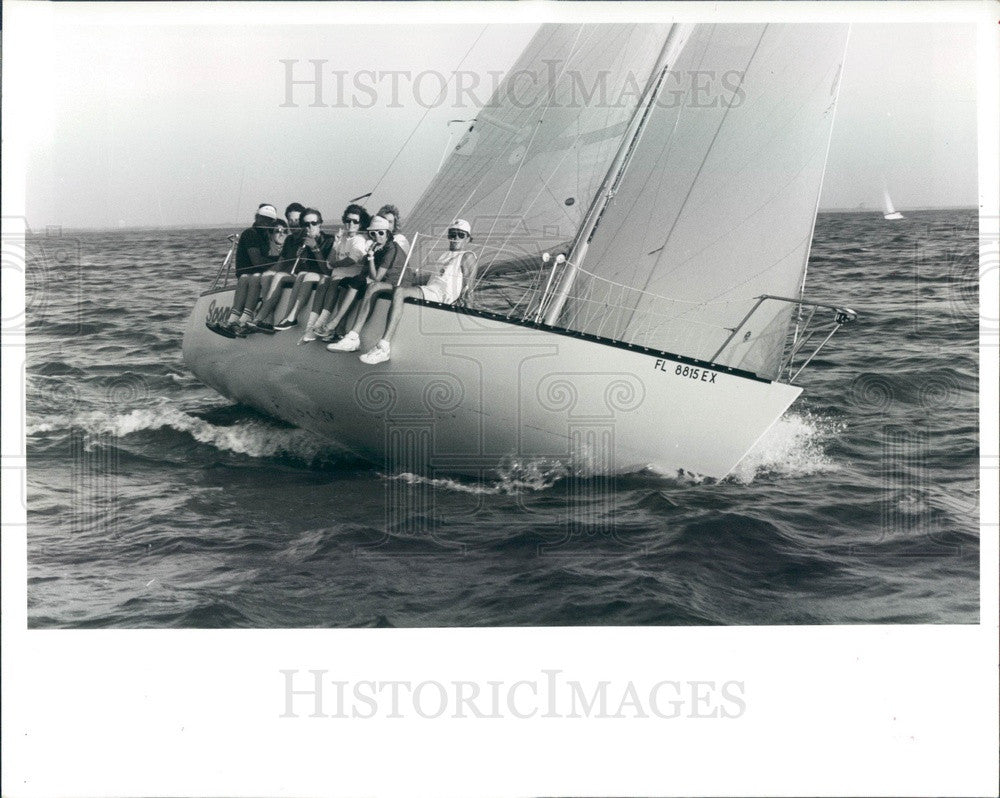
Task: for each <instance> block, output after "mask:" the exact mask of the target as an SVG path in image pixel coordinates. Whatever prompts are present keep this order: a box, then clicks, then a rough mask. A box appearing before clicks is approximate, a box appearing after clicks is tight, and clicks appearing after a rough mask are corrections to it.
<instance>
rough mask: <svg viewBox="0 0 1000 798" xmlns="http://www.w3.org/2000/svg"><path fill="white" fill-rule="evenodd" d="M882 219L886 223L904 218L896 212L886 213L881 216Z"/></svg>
mask: <svg viewBox="0 0 1000 798" xmlns="http://www.w3.org/2000/svg"><path fill="white" fill-rule="evenodd" d="M882 218H883V219H885V220H886V221H895V220H896V219H902V218H904V217H903V214H901V213H899V212H898V211H896V212H895V213H886V214H883V217H882Z"/></svg>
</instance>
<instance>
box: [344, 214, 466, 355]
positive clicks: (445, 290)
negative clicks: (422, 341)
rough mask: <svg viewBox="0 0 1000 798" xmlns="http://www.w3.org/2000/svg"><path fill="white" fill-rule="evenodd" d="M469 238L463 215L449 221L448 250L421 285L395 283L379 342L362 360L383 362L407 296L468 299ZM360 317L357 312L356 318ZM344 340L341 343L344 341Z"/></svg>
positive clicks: (429, 299)
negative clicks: (467, 249) (395, 286)
mask: <svg viewBox="0 0 1000 798" xmlns="http://www.w3.org/2000/svg"><path fill="white" fill-rule="evenodd" d="M471 242H472V227H471V225H470V224H469V223H468V222H467V221H465V219H456V220H455V221H453V222H452V223H451V224H450V225H448V251H447V252H445V253H443V254H442V255H441V256H440V257H439V258H438V259H437V262H436V263H435V264H434V266H433V267H432V268H431V269H430V273H431V277H430V279H429V280H427V282H426V283H425V284H424V285H411V286H398V287H397V288H395V289H393V292H392V305H391V306H390V307H389V317H388V318H387V319H386V322H385V331H384V332H383V333H382V338H381V339H380V340H379V342H378V343H377V344H376V345H375V346H374V347H373V348H372V349H370V350H369V351H367V352H365V353H364V354H363V355H361V358H360V359H361V362H362V363H367V364H368V365H374V364H376V363H384V362H385V361H387V360H388V359H389V357H390V353H391V344H392V337H393V335H395V333H396V328H397V327H398V326H399V320H400V318H402V314H403V308H404V307H405V305H404V302H405V301H406V299H408V298H413V299H423V300H424V301H427V302H439V303H441V304H443V305H453V304H455V303H456V302H458V301H459V300H463V301H464V302H466V303H468V302H470V301H471V299H472V294H471V288H472V285H473V282H474V280H475V277H476V255H475V253H473V252H467V251H466V249H465V247H466V245H467V244H469V243H471ZM368 293H374V292H366V294H368ZM362 318H363V317H362V316H361V314H359V315H358V319H359V321H360V320H361V319H362ZM356 326H357V325H356ZM355 332H358V331H355ZM346 340H347V336H344V341H346ZM359 340H360V339H359ZM344 341H341V342H340V343H344ZM333 346H336V345H335V344H334V345H333ZM327 348H328V349H329V348H330V347H327ZM333 351H341V352H345V351H353V350H351V349H347V348H346V345H345V347H343V348H339V349H335V350H333Z"/></svg>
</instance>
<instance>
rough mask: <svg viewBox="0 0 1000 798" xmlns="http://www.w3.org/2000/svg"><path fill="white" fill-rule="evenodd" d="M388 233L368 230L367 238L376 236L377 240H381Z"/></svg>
mask: <svg viewBox="0 0 1000 798" xmlns="http://www.w3.org/2000/svg"><path fill="white" fill-rule="evenodd" d="M388 232H389V231H388V230H369V231H368V237H369V238H375V236H378V237H379V238H381V237H382V236H384V235H385V234H386V233H388Z"/></svg>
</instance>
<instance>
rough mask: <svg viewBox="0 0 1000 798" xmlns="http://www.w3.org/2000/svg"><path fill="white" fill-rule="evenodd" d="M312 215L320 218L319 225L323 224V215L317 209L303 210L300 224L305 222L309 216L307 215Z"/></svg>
mask: <svg viewBox="0 0 1000 798" xmlns="http://www.w3.org/2000/svg"><path fill="white" fill-rule="evenodd" d="M310 213H315V214H316V216H318V217H319V223H320V224H323V214H322V213H320V212H319V211H318V210H316V209H315V208H303V209H302V213H301V215H300V216H299V222H300V223H301V222H302V221H303V220H304V219H305V217H306V215H307V214H310Z"/></svg>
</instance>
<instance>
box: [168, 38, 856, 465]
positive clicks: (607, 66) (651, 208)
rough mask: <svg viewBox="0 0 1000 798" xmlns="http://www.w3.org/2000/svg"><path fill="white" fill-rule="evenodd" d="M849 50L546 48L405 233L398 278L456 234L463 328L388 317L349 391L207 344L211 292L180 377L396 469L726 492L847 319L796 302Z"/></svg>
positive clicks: (344, 365)
mask: <svg viewBox="0 0 1000 798" xmlns="http://www.w3.org/2000/svg"><path fill="white" fill-rule="evenodd" d="M847 33H848V27H847V26H846V25H800V24H795V25H738V24H734V25H688V24H678V25H663V26H659V25H603V24H602V25H543V26H541V28H540V29H539V31H538V32H537V34H536V35H535V36H534V38H533V39H532V41H531V42H530V43H529V45H528V47H527V48H526V50H525V51H524V53H523V54H522V55H521V57H520V58H519V59H518V61H517V63H516V64H515V65H514V67H513V68H512V70H511V72H510V73H509V75H508V78H507V79H506V80H505V81H503V82H502V83H501V85H500V86H499V88H498V89H497V91H496V92H495V94H494V96H493V97H492V98H491V100H490V101H489V102H488V103H487V104H486V106H484V108H483V109H482V111H481V112H480V113H479V115H478V116H477V118H476V119H475V120H472V121H471V122H470V123H469V126H468V128H467V129H466V130H465V131H464V134H463V136H462V138H461V140H460V141H459V142H458V143H457V144H456V145H455V147H454V149H453V150H452V151H451V153H450V154H449V155H448V157H447V159H446V160H445V162H444V164H443V165H442V166H441V168H440V170H439V172H438V173H437V175H436V176H435V177H434V179H433V180H432V182H431V184H430V185H429V186H428V187H427V189H426V190H425V192H424V194H423V196H422V197H421V199H420V201H419V202H418V203H417V205H416V207H415V208H414V211H413V213H412V214H411V216H410V225H409V230H408V231H412V232H414V233H419V234H420V242H421V243H420V245H419V246H417V245H415V246H414V250H418V251H414V252H413V253H412V255H411V262H413V263H419V262H425V261H426V260H427V259H429V258H433V256H434V255H435V253H436V251H437V250H436V248H438V247H440V246H441V242H442V233H443V232H444V231H445V229H446V227H447V225H448V223H449V222H450V221H451V220H452V219H454V218H456V217H461V218H464V219H468V220H469V221H470V222H471V223H472V226H473V242H472V249H473V250H474V251H475V252H476V253H477V255H478V256H479V263H480V264H481V266H480V273H479V276H478V281H477V283H476V295H477V304H476V305H475V306H472V307H465V306H454V305H442V304H438V303H434V302H426V301H411V300H408V302H409V303H410V304H411V305H413V307H409V308H407V311H406V312H405V313H404V314H403V317H402V321H401V325H400V328H399V331H398V333H397V335H396V337H395V338H394V342H393V348H392V359H391V360H390V361H388V362H387V363H384V364H381V365H379V366H375V367H371V366H365V365H363V364H362V363H360V362H359V360H358V358H357V357H356V356H355V355H351V354H330V353H328V352H326V351H324V349H323V348H322V347H321V346H318V345H316V346H296V341H297V338H298V336H297V335H294V334H292V333H279V334H278V335H275V336H262V335H254V336H251V337H249V338H247V339H237V340H233V339H228V338H223V337H221V336H218V335H215V334H214V333H212V332H210V331H209V330H208V329H206V320H207V319H208V320H210V319H213V318H219V317H220V316H224V315H225V313H226V312H227V310H228V307H227V306H228V305H229V304H230V302H231V301H232V291H233V289H232V286H231V285H229V284H227V283H228V272H226V273H223V272H225V269H224V270H221V271H220V275H219V277H218V278H217V281H216V286H214V287H213V288H212V289H211V290H209V291H207V292H206V293H205V294H203V295H202V297H201V298H200V299H199V301H198V303H197V305H196V306H195V308H194V311H193V313H192V315H191V319H190V321H189V324H188V327H187V330H186V332H185V336H184V357H185V360H186V362H187V363H188V364H189V366H190V368H191V369H192V371H194V373H195V374H196V375H198V376H199V377H200V378H201V379H202V380H203V381H204V382H206V383H207V384H209V385H211V386H212V387H214V388H215V389H216V390H218V391H219V392H220V393H222V394H224V395H225V396H227V397H229V398H231V399H233V400H235V401H239V402H243V403H245V404H248V405H251V406H253V407H256V408H258V409H260V410H262V411H264V412H267V413H270V414H272V415H274V416H277V417H279V418H281V419H284V420H285V421H288V422H291V423H293V424H297V425H300V426H302V427H305V428H308V429H311V430H314V431H316V432H318V433H320V434H322V435H324V436H327V437H329V438H331V439H333V440H335V441H337V442H339V443H341V444H342V445H344V446H345V447H347V448H348V449H350V450H352V451H354V452H356V453H358V454H361V455H363V456H365V457H368V458H372V459H375V460H377V461H379V462H382V463H384V464H385V466H386V468H387V469H389V470H393V471H396V470H400V469H402V470H406V471H419V472H424V473H428V472H429V473H444V472H459V473H476V474H485V473H487V472H489V470H490V469H493V468H495V467H496V466H497V465H498V464H499V463H503V462H509V461H510V460H511V459H512V458H513V459H515V460H519V461H532V460H534V459H537V458H541V459H550V458H555V459H558V460H561V461H566V462H568V463H569V464H575V465H580V466H581V467H583V468H586V469H588V470H591V471H596V472H604V473H606V472H616V471H629V470H634V469H636V468H643V467H646V466H653V467H655V468H657V469H659V470H662V471H667V472H676V471H685V472H690V473H695V474H701V475H704V476H709V477H715V478H722V477H725V476H726V475H727V474H728V473H729V472H730V471H731V470H732V469H733V468H734V467H735V466H736V464H737V463H738V462H739V461H740V460H741V459H742V458H743V456H744V455H745V454H746V453H747V452H748V451H749V450H750V449H751V448H752V447H753V445H754V444H755V443H756V442H757V441H758V440H759V439H760V438H761V436H763V435H764V433H765V432H766V431H767V430H768V429H769V428H770V427H771V426H772V425H773V424H774V423H775V422H776V421H777V420H778V418H780V416H781V415H782V413H784V412H785V410H786V409H787V408H788V407H789V405H791V403H792V402H793V401H794V400H795V399H796V398H797V397H798V395H799V394H800V393H801V391H802V389H801V388H800V387H798V386H796V385H794V384H792V383H793V382H794V381H795V379H796V378H797V377H798V375H799V374H800V373H801V371H802V369H803V368H804V367H805V366H806V365H807V364H808V363H809V362H810V361H811V359H812V357H813V356H814V355H815V353H816V352H817V351H818V350H819V347H821V346H823V345H824V344H825V343H826V342H827V341H828V340H829V339H830V336H832V335H833V333H834V332H835V331H836V330H837V329H838V328H839V327H840V326H841V325H842V324H844V323H846V322H848V321H851V320H852V319H853V318H854V316H855V314H854V313H853V311H850V310H849V309H846V308H841V307H837V306H835V305H828V304H821V303H815V302H809V301H805V300H804V299H803V296H802V291H803V287H804V284H805V277H806V265H807V262H808V257H809V249H810V245H811V241H812V232H813V227H814V225H815V219H816V209H817V206H818V203H819V198H820V190H821V187H822V181H823V173H824V170H825V167H826V158H827V152H828V149H829V141H830V133H831V129H832V125H833V117H834V111H835V107H836V101H837V94H838V90H839V85H840V76H841V69H842V65H843V58H844V52H845V49H846V42H847ZM706 75H715V76H719V78H720V79H719V82H718V83H717V84H715V85H714V86H711V87H709V86H706V85H705V80H704V76H706ZM530 87H535V89H536V90H535V91H534V93H532V92H531V91H530ZM553 255H556V257H552V256H553ZM227 268H228V267H227ZM499 278H503V279H499ZM512 285H513V286H514V288H515V290H514V294H515V295H516V297H515V298H516V301H514V300H507V307H506V309H502V308H501V309H498V307H497V305H496V304H495V303H494V304H491V302H492V301H493V300H495V299H496V297H500V296H506V295H507V294H506V293H505V292H507V293H509V292H510V289H511V286H512ZM491 298H492V299H491ZM283 302H287V297H286V299H285V300H283ZM387 304H388V303H387V302H386V301H385V300H379V301H378V302H377V303H376V312H375V315H374V318H373V319H372V321H371V322H370V323H369V324H368V326H367V327H366V328H365V330H364V331H363V333H362V348H361V351H365V349H367V348H368V347H370V346H372V345H373V344H374V342H375V341H376V340H377V339H378V337H379V334H380V333H381V330H382V327H383V324H384V319H385V314H386V310H387ZM280 313H281V307H279V314H280ZM817 344H818V345H817Z"/></svg>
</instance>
